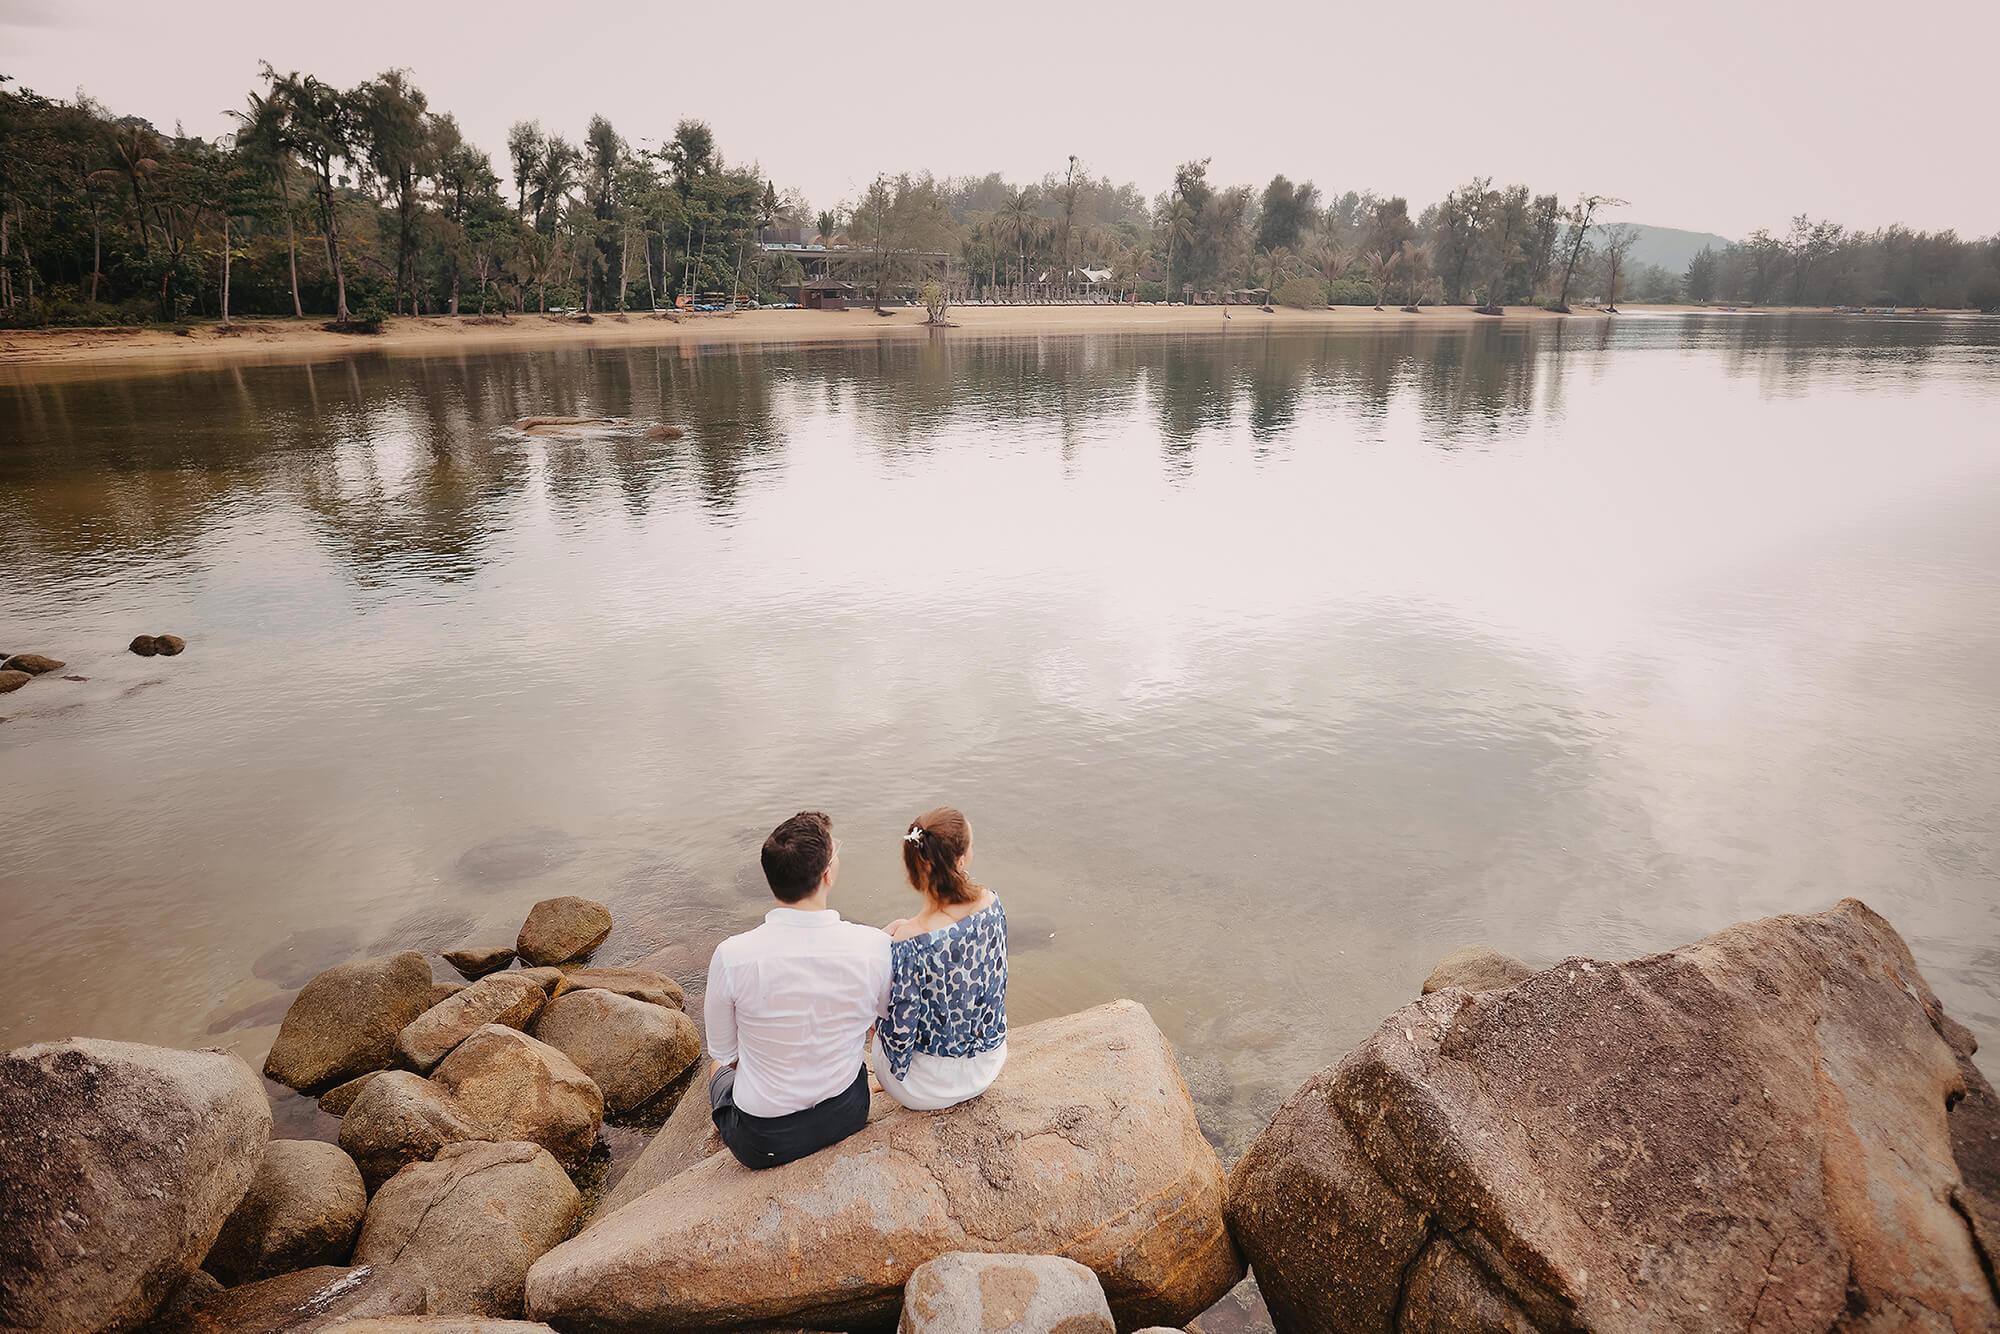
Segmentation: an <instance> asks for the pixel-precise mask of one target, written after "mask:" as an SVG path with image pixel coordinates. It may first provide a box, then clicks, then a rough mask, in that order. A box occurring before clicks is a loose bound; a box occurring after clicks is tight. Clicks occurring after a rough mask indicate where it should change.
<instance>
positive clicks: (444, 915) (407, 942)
mask: <svg viewBox="0 0 2000 1334" xmlns="http://www.w3.org/2000/svg"><path fill="white" fill-rule="evenodd" d="M478 925H479V923H478V920H477V919H476V918H474V917H473V915H472V914H471V913H469V912H466V911H465V910H464V909H463V908H452V907H447V906H445V905H442V904H430V905H427V906H425V907H422V908H418V909H416V910H414V911H412V912H407V913H404V914H403V915H402V916H401V917H399V918H397V919H396V920H395V921H394V922H393V923H391V924H390V925H389V926H387V927H385V928H383V930H382V931H381V932H380V933H379V934H378V935H377V936H376V938H375V940H374V941H373V942H371V943H370V944H369V946H368V952H369V953H370V954H387V953H389V952H391V951H393V950H416V951H418V952H419V953H421V954H442V953H444V951H445V948H446V947H447V946H449V945H451V944H453V943H455V942H457V941H461V940H464V939H465V937H466V935H467V933H469V932H471V931H472V930H474V929H475V928H476V927H477V926H478Z"/></svg>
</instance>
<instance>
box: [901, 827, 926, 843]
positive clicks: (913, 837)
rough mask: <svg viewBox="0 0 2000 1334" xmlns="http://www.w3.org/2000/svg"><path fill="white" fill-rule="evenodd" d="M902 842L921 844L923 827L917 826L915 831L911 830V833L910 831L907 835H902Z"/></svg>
mask: <svg viewBox="0 0 2000 1334" xmlns="http://www.w3.org/2000/svg"><path fill="white" fill-rule="evenodd" d="M903 841H904V842H905V843H921V842H923V841H924V827H923V826H922V825H918V826H917V827H916V828H915V829H912V830H911V831H910V832H909V833H907V834H905V835H903Z"/></svg>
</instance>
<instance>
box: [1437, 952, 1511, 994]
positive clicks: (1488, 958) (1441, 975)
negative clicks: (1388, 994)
mask: <svg viewBox="0 0 2000 1334" xmlns="http://www.w3.org/2000/svg"><path fill="white" fill-rule="evenodd" d="M1534 975H1535V970H1534V969H1532V968H1530V967H1528V965H1526V964H1524V963H1522V962H1521V961H1520V960H1519V959H1516V958H1514V957H1513V956H1511V955H1507V954H1502V953H1501V952H1500V951H1499V950H1496V949H1494V948H1493V947H1492V946H1491V945H1461V946H1460V947H1459V948H1457V949H1455V950H1453V951H1452V952H1451V953H1449V954H1447V955H1445V956H1444V957H1443V958H1442V959H1439V960H1438V961H1437V966H1436V967H1435V968H1433V969H1431V972H1430V976H1429V977H1426V978H1425V979H1424V989H1423V994H1424V995H1426V996H1428V995H1430V994H1431V993H1432V992H1433V991H1443V990H1444V989H1445V988H1446V987H1463V988H1464V989H1465V990H1467V991H1498V990H1499V989H1500V988H1502V987H1511V986H1513V985H1514V984H1515V983H1516V982H1519V981H1521V980H1522V979H1523V978H1529V977H1533V976H1534Z"/></svg>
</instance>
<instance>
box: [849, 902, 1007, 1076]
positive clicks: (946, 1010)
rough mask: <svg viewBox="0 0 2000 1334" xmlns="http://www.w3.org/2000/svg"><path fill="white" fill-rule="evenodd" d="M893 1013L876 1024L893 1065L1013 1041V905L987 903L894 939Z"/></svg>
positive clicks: (902, 1071) (900, 1067) (976, 1052)
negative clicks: (1009, 964)
mask: <svg viewBox="0 0 2000 1334" xmlns="http://www.w3.org/2000/svg"><path fill="white" fill-rule="evenodd" d="M889 962H890V969H891V976H890V981H889V1013H888V1014H887V1015H886V1016H884V1017H885V1019H886V1020H887V1022H885V1023H884V1024H882V1025H881V1026H880V1027H879V1028H878V1029H877V1030H876V1036H877V1038H878V1039H879V1040H880V1041H881V1043H882V1050H883V1052H884V1053H886V1054H887V1056H888V1058H889V1069H890V1070H891V1071H892V1072H893V1073H894V1074H895V1076H896V1078H897V1079H903V1078H906V1077H908V1075H909V1073H910V1058H911V1057H912V1056H914V1055H915V1054H917V1053H918V1052H921V1053H923V1054H924V1055H926V1056H950V1057H968V1056H982V1055H984V1054H985V1053H987V1052H989V1051H992V1050H993V1049H994V1048H995V1047H998V1046H999V1045H1000V1044H1001V1043H1003V1042H1005V1041H1006V1040H1007V911H1006V909H1004V908H1002V907H1001V906H1000V900H999V899H998V898H995V899H994V900H993V902H992V904H991V905H990V906H988V907H985V908H981V909H980V910H979V911H978V912H976V913H973V914H971V915H970V916H967V917H964V918H961V919H960V920H958V921H956V922H954V923H952V924H951V925H950V926H945V927H939V928H938V929H937V930H935V931H932V932H929V933H928V934H926V935H921V936H911V937H910V938H909V939H908V940H897V941H892V942H890V945H889Z"/></svg>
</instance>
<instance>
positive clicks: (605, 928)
mask: <svg viewBox="0 0 2000 1334" xmlns="http://www.w3.org/2000/svg"><path fill="white" fill-rule="evenodd" d="M610 934H611V909H609V908H607V907H605V906H604V905H603V904H601V903H599V902H597V901H596V900H595V899H583V898H578V897H577V896H576V895H574V894H565V895H564V896H563V897H561V898H557V899H543V900H542V901H541V902H540V903H537V904H536V905H535V906H534V907H532V908H530V909H529V910H528V920H527V921H525V922H523V923H522V924H521V934H520V937H519V939H517V940H516V941H515V942H514V950H515V952H516V953H518V954H519V955H520V956H521V962H523V963H525V964H529V965H531V966H538V967H545V966H549V965H552V964H559V963H568V962H569V961H570V960H572V959H580V958H582V957H583V956H584V955H586V954H588V953H590V952H591V951H592V950H594V949H596V948H597V947H598V946H599V945H602V944H603V943H604V938H605V937H606V936H608V935H610Z"/></svg>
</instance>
